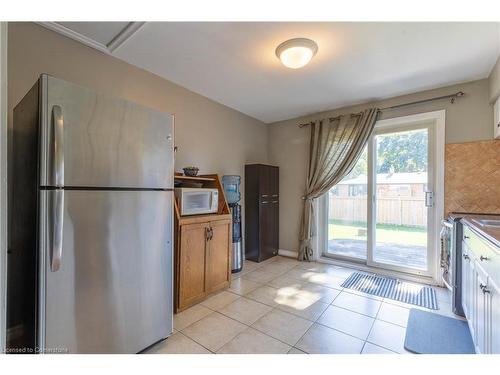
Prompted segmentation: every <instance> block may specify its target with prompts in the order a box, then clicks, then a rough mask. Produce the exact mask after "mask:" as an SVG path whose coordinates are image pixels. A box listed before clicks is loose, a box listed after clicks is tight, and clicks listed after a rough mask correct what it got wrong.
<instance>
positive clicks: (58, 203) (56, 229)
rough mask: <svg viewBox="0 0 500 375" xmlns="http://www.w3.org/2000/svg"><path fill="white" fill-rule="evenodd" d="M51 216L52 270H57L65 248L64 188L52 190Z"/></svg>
mask: <svg viewBox="0 0 500 375" xmlns="http://www.w3.org/2000/svg"><path fill="white" fill-rule="evenodd" d="M50 193H51V195H52V199H51V208H50V210H51V216H52V220H53V222H52V228H51V230H52V233H51V260H50V270H51V271H52V272H56V271H58V270H59V268H60V267H61V263H62V248H63V227H64V226H63V221H64V190H62V189H57V190H52V191H51V192H50Z"/></svg>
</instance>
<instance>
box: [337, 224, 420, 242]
mask: <svg viewBox="0 0 500 375" xmlns="http://www.w3.org/2000/svg"><path fill="white" fill-rule="evenodd" d="M376 237H377V242H378V243H391V244H404V245H414V246H427V233H426V230H425V229H424V228H415V227H408V226H399V225H387V224H377V233H376ZM328 239H329V240H332V239H335V240H337V239H349V240H362V241H366V240H367V235H366V223H345V222H340V221H337V220H330V221H329V224H328Z"/></svg>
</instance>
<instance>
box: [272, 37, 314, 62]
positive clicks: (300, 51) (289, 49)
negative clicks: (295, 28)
mask: <svg viewBox="0 0 500 375" xmlns="http://www.w3.org/2000/svg"><path fill="white" fill-rule="evenodd" d="M316 52H318V45H317V44H316V43H315V42H314V41H313V40H311V39H306V38H295V39H290V40H287V41H285V42H283V43H281V44H280V45H279V46H278V47H277V48H276V56H278V59H280V60H281V62H282V63H283V65H285V66H286V67H287V68H291V69H298V68H302V67H303V66H305V65H307V64H308V63H309V61H311V59H312V58H313V56H314V55H315V54H316Z"/></svg>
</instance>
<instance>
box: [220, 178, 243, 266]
mask: <svg viewBox="0 0 500 375" xmlns="http://www.w3.org/2000/svg"><path fill="white" fill-rule="evenodd" d="M240 183H241V177H240V176H233V175H226V176H222V185H223V186H224V192H225V193H226V199H227V203H228V204H229V208H230V209H231V214H232V216H233V257H232V265H231V270H232V272H233V273H237V272H240V271H241V270H242V268H243V247H242V245H241V206H240V204H239V203H238V202H239V201H240V199H241V194H240Z"/></svg>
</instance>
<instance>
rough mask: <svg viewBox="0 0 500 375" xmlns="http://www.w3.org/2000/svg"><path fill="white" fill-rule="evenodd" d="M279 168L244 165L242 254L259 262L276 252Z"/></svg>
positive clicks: (277, 246) (277, 242) (277, 240)
mask: <svg viewBox="0 0 500 375" xmlns="http://www.w3.org/2000/svg"><path fill="white" fill-rule="evenodd" d="M278 248H279V168H278V167H275V166H271V165H264V164H247V165H246V166H245V257H246V259H250V260H253V261H255V262H261V261H263V260H266V259H268V258H270V257H273V256H275V255H277V254H278Z"/></svg>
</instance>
